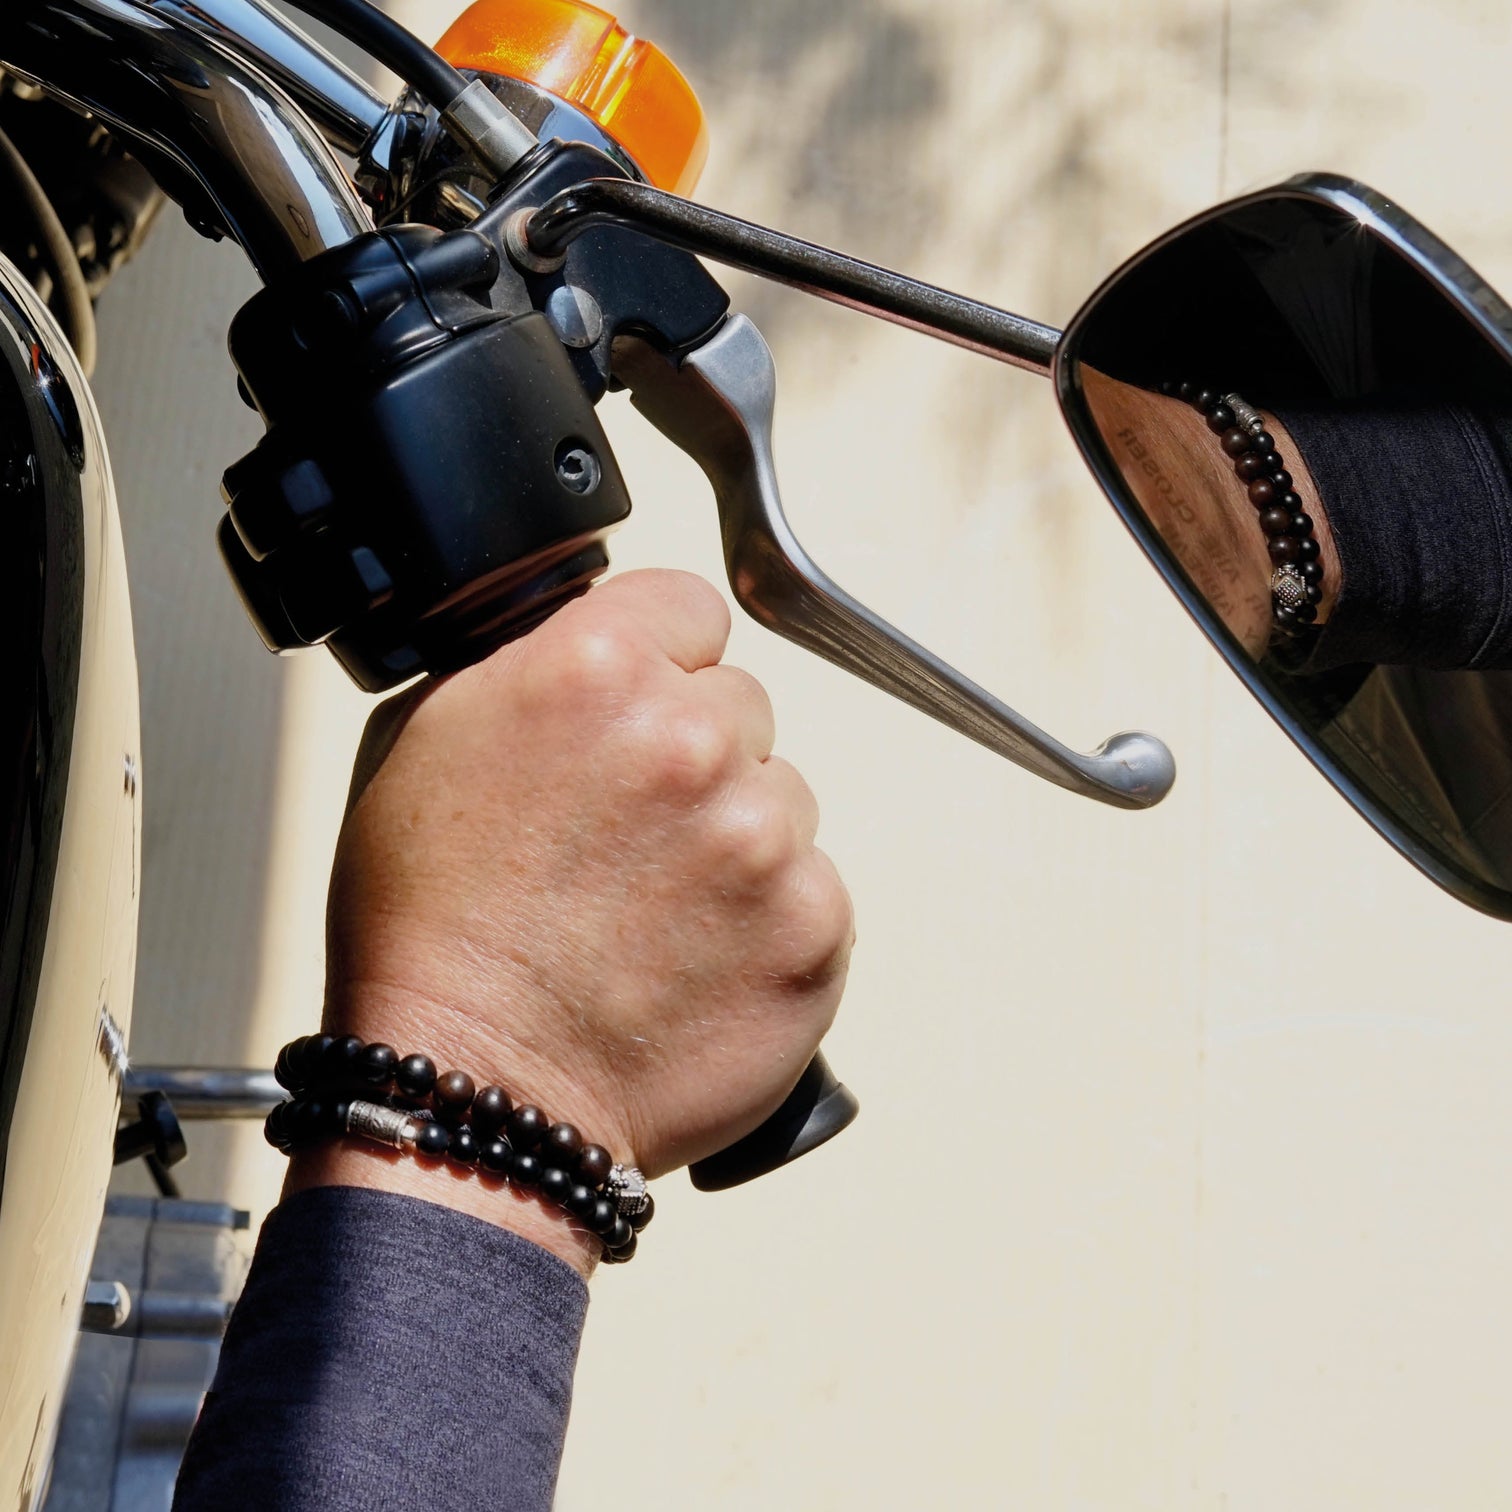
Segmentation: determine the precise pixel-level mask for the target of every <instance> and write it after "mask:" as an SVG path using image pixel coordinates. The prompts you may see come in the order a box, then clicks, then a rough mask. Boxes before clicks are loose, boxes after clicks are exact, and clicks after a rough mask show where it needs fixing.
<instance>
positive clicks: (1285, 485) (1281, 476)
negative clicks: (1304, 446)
mask: <svg viewBox="0 0 1512 1512" xmlns="http://www.w3.org/2000/svg"><path fill="white" fill-rule="evenodd" d="M1266 476H1267V477H1269V478H1270V480H1271V482H1272V483H1274V484H1275V485H1276V487H1277V488H1279V489H1280V490H1281V492H1282V493H1287V492H1289V491H1290V489H1291V486H1292V475H1291V474H1290V473H1289V472H1287V470H1286V469H1285V468H1284V467H1278V468H1277V469H1276V470H1275V471H1274V472H1272V473H1268V474H1267V475H1266Z"/></svg>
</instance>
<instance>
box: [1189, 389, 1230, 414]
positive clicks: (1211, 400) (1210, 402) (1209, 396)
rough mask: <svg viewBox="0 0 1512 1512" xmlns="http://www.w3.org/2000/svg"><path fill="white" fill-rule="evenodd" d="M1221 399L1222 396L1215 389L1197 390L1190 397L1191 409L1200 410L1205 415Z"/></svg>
mask: <svg viewBox="0 0 1512 1512" xmlns="http://www.w3.org/2000/svg"><path fill="white" fill-rule="evenodd" d="M1222 398H1223V395H1222V394H1220V393H1219V392H1218V390H1217V389H1210V388H1205V389H1198V390H1197V392H1196V393H1195V394H1193V395H1192V407H1193V409H1200V410H1201V411H1202V413H1203V414H1204V415H1205V414H1207V412H1208V411H1209V410H1210V409H1212V408H1213V406H1214V405H1215V404H1217V403H1218V401H1219V400H1220V399H1222Z"/></svg>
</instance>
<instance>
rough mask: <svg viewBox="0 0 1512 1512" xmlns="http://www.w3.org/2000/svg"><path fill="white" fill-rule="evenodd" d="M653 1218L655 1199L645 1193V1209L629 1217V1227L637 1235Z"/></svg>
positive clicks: (648, 1193) (654, 1214)
mask: <svg viewBox="0 0 1512 1512" xmlns="http://www.w3.org/2000/svg"><path fill="white" fill-rule="evenodd" d="M654 1217H656V1199H655V1198H654V1197H653V1196H652V1195H651V1194H650V1192H647V1193H646V1205H645V1207H643V1208H642V1209H641V1210H640V1212H638V1213H631V1215H630V1227H631V1228H633V1229H634V1230H635V1232H636V1233H637V1234H638V1233H640V1231H641V1230H642V1229H643V1228H645V1226H646V1225H647V1224H648V1223H650V1221H651V1220H652V1219H653V1218H654Z"/></svg>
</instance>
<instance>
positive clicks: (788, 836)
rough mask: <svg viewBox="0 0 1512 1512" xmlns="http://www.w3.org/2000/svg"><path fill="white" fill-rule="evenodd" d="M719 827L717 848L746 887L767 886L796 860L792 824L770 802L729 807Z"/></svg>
mask: <svg viewBox="0 0 1512 1512" xmlns="http://www.w3.org/2000/svg"><path fill="white" fill-rule="evenodd" d="M718 829H719V838H718V844H719V848H720V850H721V851H722V853H723V855H724V857H725V859H726V862H727V864H728V865H729V868H730V870H731V872H732V873H733V874H734V876H735V878H736V879H738V881H740V882H741V883H743V884H745V885H746V886H747V887H766V886H768V885H770V884H771V883H772V882H774V881H775V880H776V879H778V878H779V877H781V876H783V875H784V874H785V873H786V872H787V871H788V870H789V869H790V868H791V867H792V865H793V863H794V862H795V861H796V860H797V850H798V847H797V842H796V840H795V838H794V834H793V826H792V823H791V821H790V820H789V818H788V816H787V815H786V814H785V813H784V812H783V811H782V810H781V809H779V808H776V807H774V806H773V805H771V804H761V805H757V806H753V807H740V808H731V809H728V810H727V811H726V812H725V813H724V815H723V816H722V817H721V820H720V823H719V826H718Z"/></svg>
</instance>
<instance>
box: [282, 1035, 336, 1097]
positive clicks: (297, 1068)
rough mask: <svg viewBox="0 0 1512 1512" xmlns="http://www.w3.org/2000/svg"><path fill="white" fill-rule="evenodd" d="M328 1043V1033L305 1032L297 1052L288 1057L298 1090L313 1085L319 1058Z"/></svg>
mask: <svg viewBox="0 0 1512 1512" xmlns="http://www.w3.org/2000/svg"><path fill="white" fill-rule="evenodd" d="M330 1043H331V1036H330V1035H329V1034H307V1035H305V1037H304V1039H303V1040H302V1041H301V1042H300V1046H299V1050H298V1052H297V1053H296V1054H294V1055H291V1056H290V1057H289V1072H290V1074H291V1075H292V1076H293V1078H294V1084H295V1087H296V1088H297V1089H298V1090H299V1091H303V1090H304V1089H305V1088H306V1087H310V1086H313V1085H314V1082H315V1076H316V1071H317V1068H318V1067H319V1065H320V1058H321V1056H323V1055H324V1054H325V1052H326V1047H327V1046H328V1045H329V1044H330Z"/></svg>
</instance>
